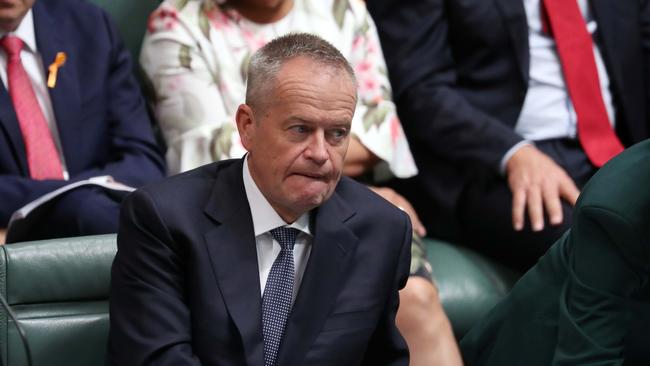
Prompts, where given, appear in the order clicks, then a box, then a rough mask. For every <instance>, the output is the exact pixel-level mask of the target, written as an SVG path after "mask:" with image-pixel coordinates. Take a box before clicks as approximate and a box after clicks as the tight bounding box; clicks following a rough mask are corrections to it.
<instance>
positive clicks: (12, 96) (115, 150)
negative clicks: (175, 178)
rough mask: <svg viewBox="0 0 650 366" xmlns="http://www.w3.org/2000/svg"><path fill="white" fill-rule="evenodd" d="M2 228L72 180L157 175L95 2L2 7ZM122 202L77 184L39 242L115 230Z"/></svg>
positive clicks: (114, 42)
mask: <svg viewBox="0 0 650 366" xmlns="http://www.w3.org/2000/svg"><path fill="white" fill-rule="evenodd" d="M0 33H1V36H0V38H1V39H2V41H1V42H0V43H1V45H2V47H1V48H0V55H1V61H2V63H1V66H2V67H1V70H0V76H2V85H1V86H0V200H1V201H2V204H1V205H0V228H1V229H2V230H4V228H6V227H7V223H8V221H9V218H10V216H11V214H12V213H13V212H14V211H15V210H17V209H18V208H20V207H21V206H23V205H25V204H27V203H28V202H30V201H32V200H34V199H36V198H38V197H40V196H42V195H44V194H46V193H48V192H51V191H53V190H55V189H57V188H59V187H62V186H64V185H66V184H69V183H71V182H74V181H78V180H83V179H86V178H90V177H94V176H110V177H112V179H113V180H114V181H116V182H119V183H122V184H125V185H130V186H140V185H142V184H144V183H147V182H151V181H154V180H157V179H161V178H162V177H163V175H164V170H165V168H164V160H163V159H162V156H161V153H160V151H159V148H158V147H157V145H156V142H155V139H154V136H153V133H152V130H151V123H150V120H149V117H148V115H147V112H146V109H145V104H144V102H143V99H142V97H141V93H140V89H139V87H138V84H137V82H136V81H135V79H134V77H133V75H132V70H133V69H132V63H131V61H130V57H129V54H128V51H127V50H126V49H125V47H124V46H123V44H122V42H121V41H120V37H119V35H118V33H117V30H116V28H115V26H114V25H113V23H112V22H111V21H110V20H109V19H108V16H107V14H106V13H104V12H103V11H102V10H101V9H99V8H97V7H96V6H95V5H91V4H89V3H86V2H85V1H75V0H39V1H36V2H35V1H34V0H16V1H9V2H3V4H2V6H1V7H0ZM118 207H119V204H118V203H117V202H115V201H114V200H113V199H111V198H110V197H109V196H108V195H107V194H106V193H105V192H104V191H102V190H101V189H97V188H78V189H75V190H73V191H71V192H69V193H67V194H65V195H63V196H61V197H60V198H59V199H58V200H57V201H56V202H55V204H54V205H53V206H52V207H50V208H49V210H50V211H49V212H48V214H47V215H45V216H47V219H46V220H45V221H44V222H43V225H44V226H42V227H35V228H34V232H31V233H30V234H31V235H32V237H30V239H33V238H39V237H46V236H50V237H56V236H69V235H82V234H96V233H106V232H115V231H117V218H118V216H119V208H118Z"/></svg>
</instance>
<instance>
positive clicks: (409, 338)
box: [397, 276, 463, 366]
mask: <svg viewBox="0 0 650 366" xmlns="http://www.w3.org/2000/svg"><path fill="white" fill-rule="evenodd" d="M399 295H400V307H399V310H398V312H397V327H398V328H399V330H400V332H401V333H402V336H403V337H404V339H405V340H406V343H407V344H408V347H409V352H410V354H411V361H410V366H420V365H426V366H435V365H443V366H456V365H462V364H463V362H462V359H461V357H460V353H459V351H458V345H457V344H456V339H455V338H454V334H453V331H452V329H451V324H450V323H449V320H448V319H447V315H445V312H444V310H443V308H442V305H441V304H440V299H439V298H438V290H437V289H436V287H435V286H434V285H433V284H432V283H431V282H429V281H427V280H426V279H424V278H421V277H418V276H411V277H409V279H408V281H407V282H406V287H404V289H402V291H400V294H399Z"/></svg>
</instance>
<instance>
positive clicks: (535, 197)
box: [526, 187, 544, 231]
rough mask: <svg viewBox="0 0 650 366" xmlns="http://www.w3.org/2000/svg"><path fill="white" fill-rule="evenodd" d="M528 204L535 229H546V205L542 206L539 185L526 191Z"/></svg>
mask: <svg viewBox="0 0 650 366" xmlns="http://www.w3.org/2000/svg"><path fill="white" fill-rule="evenodd" d="M526 204H527V206H528V217H529V218H530V225H531V227H532V229H533V231H542V230H544V207H543V206H542V194H541V192H540V191H539V188H537V187H531V188H530V189H529V190H528V192H527V193H526Z"/></svg>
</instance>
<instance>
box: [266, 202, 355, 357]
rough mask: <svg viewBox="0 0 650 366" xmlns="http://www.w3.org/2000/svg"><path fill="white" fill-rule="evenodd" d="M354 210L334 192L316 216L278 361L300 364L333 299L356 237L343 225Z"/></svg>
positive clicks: (349, 260) (327, 313) (341, 280)
mask: <svg viewBox="0 0 650 366" xmlns="http://www.w3.org/2000/svg"><path fill="white" fill-rule="evenodd" d="M354 213H355V212H354V211H353V210H352V209H351V208H350V207H349V206H348V205H347V204H346V203H345V202H344V201H343V199H342V198H341V197H339V196H338V195H337V194H336V193H335V194H334V195H333V196H332V197H331V198H330V199H329V200H328V201H327V202H326V203H325V204H323V205H322V206H321V207H320V208H318V210H317V212H316V217H315V220H314V222H315V230H314V241H313V243H312V250H311V254H310V255H309V262H308V264H307V267H306V269H305V274H304V276H303V280H302V285H301V286H300V290H299V291H298V296H297V298H296V301H295V302H294V306H293V311H292V313H291V316H290V317H289V320H288V322H287V328H286V331H285V334H284V339H283V341H282V346H281V349H280V354H279V355H278V365H299V364H302V363H303V359H304V357H305V354H306V353H307V351H308V350H309V348H310V346H311V345H312V344H313V342H314V340H315V338H316V336H317V335H318V333H319V332H320V329H321V328H322V325H323V323H324V322H325V319H326V318H327V316H328V315H329V313H330V311H331V308H332V306H333V304H334V302H335V300H336V297H337V294H338V292H339V287H340V286H341V283H343V282H344V281H343V279H344V278H343V274H344V273H345V272H346V268H347V267H348V266H349V265H350V262H351V258H352V255H351V253H352V252H353V251H354V249H355V247H356V245H357V243H358V240H359V239H358V238H357V237H356V235H355V234H354V233H353V232H352V231H350V229H349V228H348V227H347V226H345V221H346V220H348V219H349V218H350V217H352V216H353V215H354Z"/></svg>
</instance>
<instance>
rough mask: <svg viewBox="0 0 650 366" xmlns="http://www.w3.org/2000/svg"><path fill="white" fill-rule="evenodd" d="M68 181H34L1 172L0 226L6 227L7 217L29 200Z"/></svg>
mask: <svg viewBox="0 0 650 366" xmlns="http://www.w3.org/2000/svg"><path fill="white" fill-rule="evenodd" d="M66 184H68V182H65V181H60V180H42V181H35V180H33V179H30V178H25V177H20V176H15V175H9V174H3V175H0V198H1V200H2V203H1V204H0V228H6V227H7V224H8V223H9V218H10V217H11V214H12V213H14V211H16V210H18V209H19V208H21V207H22V206H24V205H25V204H27V203H28V202H30V201H33V200H35V199H36V198H38V197H40V196H42V195H44V194H46V193H48V192H51V191H53V190H55V189H57V188H60V187H62V186H64V185H66Z"/></svg>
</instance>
